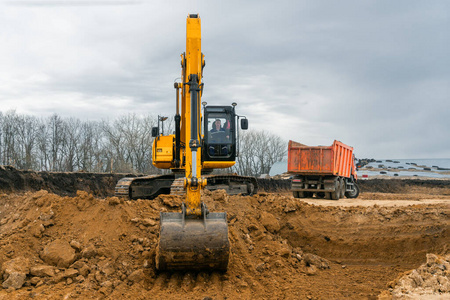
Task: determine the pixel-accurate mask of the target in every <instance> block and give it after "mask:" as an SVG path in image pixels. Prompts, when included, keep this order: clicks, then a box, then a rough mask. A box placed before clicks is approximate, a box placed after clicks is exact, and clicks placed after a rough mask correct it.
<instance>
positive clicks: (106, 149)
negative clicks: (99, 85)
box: [0, 111, 287, 175]
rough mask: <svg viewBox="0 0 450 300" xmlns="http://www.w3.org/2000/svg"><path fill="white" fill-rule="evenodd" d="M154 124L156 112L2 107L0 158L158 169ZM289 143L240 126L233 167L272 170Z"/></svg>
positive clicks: (27, 163)
mask: <svg viewBox="0 0 450 300" xmlns="http://www.w3.org/2000/svg"><path fill="white" fill-rule="evenodd" d="M165 124H166V125H165V127H166V128H165V133H168V132H170V131H171V130H173V129H171V122H170V120H167V121H166V122H165ZM156 125H157V117H156V116H152V115H148V116H144V117H141V116H137V115H136V114H129V115H125V116H122V117H119V118H117V119H115V120H114V121H105V120H104V121H101V122H97V121H80V120H79V119H75V118H61V117H60V116H58V115H56V114H54V115H52V116H51V117H48V118H37V117H34V116H29V115H21V114H17V113H16V112H15V111H8V112H6V113H1V112H0V164H2V165H12V166H14V167H16V168H18V169H25V170H27V169H32V170H39V171H67V172H72V171H81V170H83V171H86V172H139V173H146V174H156V173H159V172H160V171H159V170H158V169H156V168H155V167H153V165H152V163H151V157H152V142H153V138H152V137H151V128H152V127H153V126H156ZM172 126H173V125H172ZM286 148H287V147H286V143H284V142H283V141H282V140H281V138H280V137H278V136H274V135H273V134H270V133H267V132H264V131H248V132H245V133H244V132H241V149H240V157H239V158H238V159H237V163H236V166H235V167H234V168H233V169H234V171H236V172H237V173H239V174H242V175H259V174H264V173H268V172H269V170H270V167H271V166H272V164H273V163H274V162H276V161H280V160H281V159H282V158H283V157H284V156H285V155H286Z"/></svg>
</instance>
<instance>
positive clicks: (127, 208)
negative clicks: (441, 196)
mask: <svg viewBox="0 0 450 300" xmlns="http://www.w3.org/2000/svg"><path fill="white" fill-rule="evenodd" d="M423 192H424V193H426V189H425V190H423ZM363 195H364V193H362V196H363ZM371 195H372V196H376V194H371ZM203 200H204V201H205V203H206V204H207V206H208V208H209V210H210V211H213V212H220V211H226V212H227V220H228V226H229V238H230V242H231V249H232V250H231V258H230V264H229V269H228V271H227V272H226V273H220V272H163V273H158V272H156V270H155V264H154V258H155V247H156V244H157V240H158V234H159V213H160V212H161V211H180V205H181V201H182V199H181V198H180V197H178V196H168V195H166V196H159V197H158V198H156V199H154V200H137V201H124V200H123V199H119V198H116V197H98V198H96V197H94V196H93V195H92V194H90V193H87V192H85V191H79V192H77V194H76V195H75V196H73V197H70V196H59V195H56V194H53V193H49V192H48V191H45V190H42V191H38V192H26V193H5V194H1V195H0V265H1V274H0V278H1V279H2V280H1V285H2V287H1V288H0V299H29V298H35V299H63V298H64V299H71V298H80V299H84V298H107V299H129V298H135V299H147V298H150V299H161V298H165V299H239V298H245V299H251V298H254V299H273V298H276V299H293V298H300V299H323V298H331V299H336V298H344V297H351V298H368V299H376V297H377V296H378V295H380V293H382V292H383V291H385V290H386V288H387V284H388V283H389V282H392V281H393V280H395V279H396V278H397V277H398V276H399V274H403V273H404V272H405V271H407V270H410V269H413V268H417V267H418V266H420V264H421V263H422V262H423V261H424V258H425V256H426V254H427V253H436V254H439V255H444V254H447V252H448V241H449V240H450V230H449V227H450V218H449V215H450V207H449V205H448V202H445V203H441V202H439V201H436V203H433V204H427V205H424V204H417V205H408V206H403V207H387V206H386V207H385V206H382V205H373V206H369V207H363V206H351V207H339V206H336V207H332V206H319V205H313V204H308V203H306V202H305V201H302V200H301V199H295V198H293V197H292V196H291V195H290V193H288V192H285V193H266V192H263V193H259V194H257V195H254V196H228V195H226V194H225V193H224V192H223V191H220V190H219V191H215V192H213V193H211V192H209V191H205V193H204V195H203ZM355 201H356V200H355ZM358 201H365V200H358Z"/></svg>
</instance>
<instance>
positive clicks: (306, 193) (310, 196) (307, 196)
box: [303, 192, 313, 198]
mask: <svg viewBox="0 0 450 300" xmlns="http://www.w3.org/2000/svg"><path fill="white" fill-rule="evenodd" d="M303 193H304V195H305V198H312V196H313V192H303Z"/></svg>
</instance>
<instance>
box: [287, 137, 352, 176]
mask: <svg viewBox="0 0 450 300" xmlns="http://www.w3.org/2000/svg"><path fill="white" fill-rule="evenodd" d="M352 165H353V147H350V146H347V145H345V144H344V143H342V142H339V141H336V140H335V141H334V142H333V144H332V145H331V146H306V145H303V144H300V143H297V142H294V141H289V148H288V172H289V173H291V174H296V175H320V176H324V175H333V176H342V177H347V178H348V177H350V175H351V171H352V170H351V168H352Z"/></svg>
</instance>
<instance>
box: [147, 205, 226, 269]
mask: <svg viewBox="0 0 450 300" xmlns="http://www.w3.org/2000/svg"><path fill="white" fill-rule="evenodd" d="M160 220H161V226H160V235H159V243H158V246H157V250H156V268H157V269H158V270H159V271H170V270H216V271H226V270H227V268H228V262H229V259H230V241H229V239H228V224H227V217H226V213H225V212H216V213H210V212H208V210H207V209H206V206H205V205H204V204H202V216H200V217H197V216H186V209H185V206H184V204H183V206H182V212H181V213H172V212H162V213H160Z"/></svg>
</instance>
